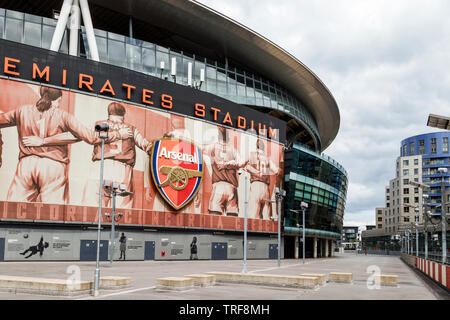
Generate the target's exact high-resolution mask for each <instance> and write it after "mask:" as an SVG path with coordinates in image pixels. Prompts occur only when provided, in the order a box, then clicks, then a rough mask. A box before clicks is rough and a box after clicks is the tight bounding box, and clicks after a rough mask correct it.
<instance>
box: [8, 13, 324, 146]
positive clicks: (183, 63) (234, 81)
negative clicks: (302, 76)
mask: <svg viewBox="0 0 450 320" xmlns="http://www.w3.org/2000/svg"><path fill="white" fill-rule="evenodd" d="M55 26H56V20H54V19H48V18H44V17H39V16H34V15H30V14H24V13H21V12H16V11H12V10H5V9H0V38H2V39H6V40H11V41H15V42H20V43H24V44H28V45H31V46H36V47H41V48H45V49H49V48H50V43H51V40H52V36H53V32H54V29H55ZM94 31H95V36H96V41H97V47H98V51H99V56H100V61H102V62H105V63H109V64H113V65H117V66H121V67H124V68H128V69H132V70H135V71H138V72H143V73H146V74H149V75H152V76H155V77H162V78H167V79H168V80H172V77H171V76H170V68H171V58H175V59H176V61H177V73H176V79H173V80H175V81H176V82H177V83H180V84H183V85H187V84H188V79H187V74H188V64H189V62H190V63H192V85H195V82H196V83H197V84H198V85H199V86H200V90H203V91H206V92H210V93H212V94H215V95H218V96H221V97H223V98H225V99H228V100H231V101H233V102H236V103H240V104H247V105H253V106H261V107H267V108H271V109H277V110H281V111H284V112H287V113H289V114H291V115H292V116H293V117H295V118H297V119H298V120H300V121H301V122H303V123H304V124H305V125H306V126H308V128H309V129H310V131H311V132H312V133H313V134H314V136H315V138H316V141H318V142H320V137H319V134H318V129H317V125H316V123H315V121H314V118H313V116H312V115H311V113H310V112H309V111H308V110H307V109H306V108H305V107H304V106H303V105H302V104H301V102H300V101H298V99H297V98H295V97H294V96H293V95H292V94H291V93H290V92H289V91H287V90H286V89H285V88H283V87H281V86H279V85H277V84H275V83H274V82H272V81H270V80H267V79H264V78H262V77H260V76H259V75H255V74H252V73H250V72H247V71H244V70H240V69H238V68H236V67H233V66H228V64H221V63H220V62H218V61H211V60H209V59H206V58H203V57H198V56H195V55H192V54H188V53H184V52H176V51H174V50H171V49H170V48H164V47H161V46H158V45H155V44H153V43H149V42H145V41H141V40H137V39H132V38H129V37H126V36H123V35H118V34H115V33H111V32H106V31H103V30H98V29H95V30H94ZM79 36H80V40H81V41H80V45H79V46H78V47H79V48H78V50H79V53H78V55H79V56H80V57H84V58H89V57H90V52H89V46H88V43H87V37H86V32H85V29H84V27H83V26H82V27H81V32H80V35H79ZM68 40H69V39H68V32H67V30H66V31H65V33H64V38H63V41H62V43H61V47H60V49H59V52H61V53H68ZM161 62H164V69H161V68H160V66H161ZM201 69H204V70H205V83H202V84H201V85H200V70H201Z"/></svg>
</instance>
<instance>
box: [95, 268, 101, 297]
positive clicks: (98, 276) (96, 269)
mask: <svg viewBox="0 0 450 320" xmlns="http://www.w3.org/2000/svg"><path fill="white" fill-rule="evenodd" d="M99 279H100V269H99V268H95V273H94V297H97V296H98V294H99V292H98V284H99Z"/></svg>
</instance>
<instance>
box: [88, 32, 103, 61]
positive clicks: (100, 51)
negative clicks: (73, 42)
mask: <svg viewBox="0 0 450 320" xmlns="http://www.w3.org/2000/svg"><path fill="white" fill-rule="evenodd" d="M95 39H96V41H97V50H98V55H99V57H100V61H104V62H106V61H108V42H107V40H106V38H102V37H95ZM84 43H85V44H86V48H87V50H86V53H87V52H89V45H88V44H87V38H86V40H85V42H84ZM88 57H90V54H89V55H88Z"/></svg>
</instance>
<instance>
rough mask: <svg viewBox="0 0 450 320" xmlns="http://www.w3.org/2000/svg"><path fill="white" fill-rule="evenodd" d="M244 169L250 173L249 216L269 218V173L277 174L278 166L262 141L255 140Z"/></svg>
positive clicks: (252, 217)
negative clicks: (267, 152)
mask: <svg viewBox="0 0 450 320" xmlns="http://www.w3.org/2000/svg"><path fill="white" fill-rule="evenodd" d="M245 170H246V171H247V172H248V173H249V174H250V197H249V201H248V202H249V215H248V216H249V218H251V219H269V212H270V202H268V201H267V200H268V199H270V196H271V195H270V191H269V185H270V175H274V174H277V173H278V172H279V168H278V167H277V166H276V165H275V164H274V163H273V161H272V160H270V158H269V157H268V156H267V155H266V152H265V145H264V141H263V140H261V139H258V140H257V141H256V151H255V152H251V153H250V158H249V161H248V164H247V166H246V167H245Z"/></svg>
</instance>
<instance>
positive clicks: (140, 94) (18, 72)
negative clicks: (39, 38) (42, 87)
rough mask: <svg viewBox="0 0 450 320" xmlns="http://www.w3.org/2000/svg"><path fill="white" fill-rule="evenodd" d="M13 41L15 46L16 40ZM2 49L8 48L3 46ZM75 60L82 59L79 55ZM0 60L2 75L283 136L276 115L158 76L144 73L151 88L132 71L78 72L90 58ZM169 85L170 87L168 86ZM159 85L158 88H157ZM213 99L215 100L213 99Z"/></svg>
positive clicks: (270, 135)
mask: <svg viewBox="0 0 450 320" xmlns="http://www.w3.org/2000/svg"><path fill="white" fill-rule="evenodd" d="M14 45H16V46H17V45H18V44H14ZM28 50H31V49H28ZM33 50H37V48H33ZM3 51H7V50H6V49H4V50H3ZM3 54H5V52H3ZM35 54H36V53H35ZM61 59H62V60H64V59H67V57H66V56H65V55H61ZM70 59H73V58H72V57H71V58H70ZM78 60H82V59H79V58H78ZM0 61H1V62H3V68H2V71H3V75H4V76H8V77H10V78H23V79H26V80H31V81H36V82H41V83H47V84H50V85H54V86H58V87H61V88H71V89H75V90H79V91H84V92H87V93H92V94H97V95H101V96H104V97H106V98H116V99H121V100H125V101H130V102H134V103H137V104H141V105H145V106H148V107H153V108H161V109H163V110H167V111H171V112H179V113H184V114H186V115H189V116H193V117H196V118H201V119H204V120H207V121H212V122H215V123H217V124H220V125H225V126H229V127H234V128H237V129H241V130H245V131H249V132H250V133H252V134H256V135H259V136H263V137H266V138H269V139H272V140H275V141H280V142H282V141H283V139H284V138H285V136H284V130H283V128H282V127H283V125H284V123H283V124H280V123H278V119H276V118H274V119H271V117H270V116H267V115H264V117H261V115H259V113H257V112H255V111H253V110H242V108H239V105H236V106H234V107H233V108H230V106H229V104H231V102H229V101H227V100H224V101H226V102H223V103H222V106H220V103H219V105H208V103H205V102H203V103H202V102H199V101H195V100H193V99H199V98H198V97H203V96H204V95H206V94H207V93H204V92H201V94H197V93H196V92H193V91H194V90H193V89H191V88H189V87H186V86H180V85H175V84H173V83H170V84H169V83H168V81H165V80H161V79H159V78H154V77H151V76H146V75H145V76H146V77H147V78H151V81H145V82H150V83H151V84H153V85H154V87H155V89H151V88H145V87H144V86H145V84H144V81H140V82H139V83H130V82H131V81H128V80H133V81H137V80H135V79H136V78H137V77H135V76H134V75H130V76H128V77H126V78H128V79H124V78H123V77H120V75H116V74H114V72H108V73H107V72H101V73H100V71H99V69H101V68H93V70H95V71H91V72H90V73H87V72H81V70H82V68H81V67H85V65H86V64H87V63H92V62H91V61H89V60H85V61H83V63H81V62H80V63H79V64H80V66H79V65H78V64H77V63H73V64H72V65H73V66H74V67H76V68H75V69H78V70H77V71H78V72H77V71H72V70H70V69H69V67H67V68H64V67H62V65H64V64H63V63H58V64H57V65H55V66H53V65H50V63H48V61H49V59H47V58H46V57H45V58H44V57H41V58H40V59H38V58H35V57H28V56H26V57H11V56H9V55H8V56H7V55H6V54H5V55H4V56H3V59H1V60H0ZM35 61H37V62H35ZM71 62H72V61H71ZM77 62H78V61H77ZM69 65H70V64H69ZM0 68H1V66H0ZM107 68H116V67H115V66H107V67H106V66H105V69H107ZM117 68H118V67H117ZM83 69H84V68H83ZM88 70H89V69H88ZM95 72H99V74H95ZM123 72H124V73H126V72H130V71H128V70H124V71H123ZM134 74H137V72H134ZM140 76H141V75H140ZM142 76H144V75H142ZM171 85H172V86H173V87H170V86H171ZM158 87H159V90H158V89H157V88H158ZM161 90H168V91H174V92H176V93H175V94H174V93H171V92H170V93H168V92H164V91H161ZM186 90H191V91H190V92H189V95H190V96H192V98H193V99H189V98H188V97H186V96H185V95H184V93H186ZM196 91H198V90H196ZM216 101H217V100H216ZM210 103H211V101H210ZM212 103H217V102H215V101H213V102H212ZM233 104H234V103H233ZM189 109H190V110H189ZM258 118H259V119H258ZM267 119H270V120H267ZM280 129H281V130H280Z"/></svg>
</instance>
